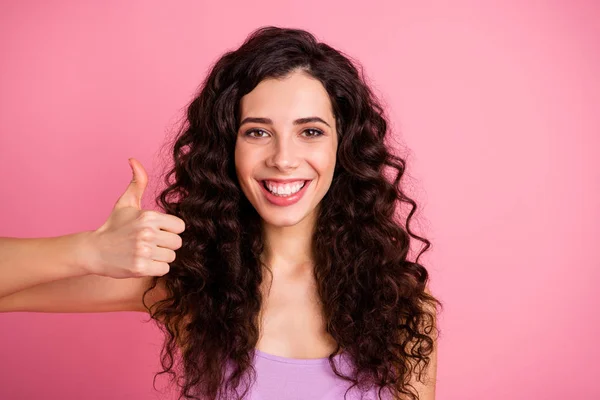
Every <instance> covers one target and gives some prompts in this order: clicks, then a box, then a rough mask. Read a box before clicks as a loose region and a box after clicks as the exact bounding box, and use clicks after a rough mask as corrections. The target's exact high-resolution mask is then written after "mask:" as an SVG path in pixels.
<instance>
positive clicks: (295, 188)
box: [259, 180, 312, 207]
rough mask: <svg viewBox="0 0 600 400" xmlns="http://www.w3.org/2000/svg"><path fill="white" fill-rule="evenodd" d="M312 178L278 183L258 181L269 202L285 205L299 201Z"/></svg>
mask: <svg viewBox="0 0 600 400" xmlns="http://www.w3.org/2000/svg"><path fill="white" fill-rule="evenodd" d="M310 182H312V180H308V181H297V182H293V183H291V184H286V185H280V184H276V183H275V182H269V181H264V180H263V181H260V185H259V186H260V188H261V190H262V192H263V194H264V196H265V197H266V199H267V201H269V203H271V204H273V205H276V206H280V207H285V206H289V205H292V204H295V203H297V202H298V201H300V199H301V198H302V196H303V195H304V193H305V192H306V190H307V188H308V186H309V185H310Z"/></svg>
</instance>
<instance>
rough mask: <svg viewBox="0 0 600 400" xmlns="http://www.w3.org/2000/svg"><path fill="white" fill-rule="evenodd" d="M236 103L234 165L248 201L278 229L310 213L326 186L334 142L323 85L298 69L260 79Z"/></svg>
mask: <svg viewBox="0 0 600 400" xmlns="http://www.w3.org/2000/svg"><path fill="white" fill-rule="evenodd" d="M240 107H241V109H240V111H241V119H240V121H241V123H240V126H239V128H238V132H237V139H236V144H235V168H236V173H237V176H238V180H239V182H240V186H241V188H242V191H243V192H244V194H245V195H246V197H247V198H248V200H249V201H250V203H251V204H252V205H253V206H254V208H255V209H256V211H257V212H258V213H259V214H260V216H261V218H262V219H263V221H264V222H266V223H268V224H271V225H274V226H278V227H283V226H293V225H296V224H298V223H299V222H301V221H303V220H304V219H306V218H307V217H314V216H315V210H316V207H317V205H318V204H319V202H320V201H321V199H322V198H323V196H325V193H327V190H329V187H330V186H331V181H332V178H333V171H334V168H335V162H336V151H337V144H338V141H337V133H336V126H335V117H334V116H333V111H332V108H331V102H330V100H329V95H328V94H327V91H326V90H325V88H324V87H323V85H322V84H321V83H320V82H319V81H318V80H316V79H314V78H312V77H310V76H308V75H306V74H305V73H302V72H294V73H292V74H290V75H288V76H287V77H286V78H284V79H281V80H278V79H265V80H263V81H262V82H260V83H259V84H258V85H257V86H256V87H255V88H254V90H252V91H251V92H250V93H248V94H246V95H245V96H244V97H242V99H241V102H240ZM285 181H287V183H285V184H282V183H283V182H285Z"/></svg>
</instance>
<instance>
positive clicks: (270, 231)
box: [261, 212, 315, 275]
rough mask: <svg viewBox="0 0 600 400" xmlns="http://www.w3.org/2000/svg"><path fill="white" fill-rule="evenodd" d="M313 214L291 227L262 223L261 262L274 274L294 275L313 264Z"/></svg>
mask: <svg viewBox="0 0 600 400" xmlns="http://www.w3.org/2000/svg"><path fill="white" fill-rule="evenodd" d="M314 215H315V213H314V212H313V213H311V214H310V215H308V216H307V217H306V218H304V219H303V220H302V221H300V222H299V223H297V224H296V225H293V226H274V225H271V224H268V223H266V222H265V221H263V240H264V243H265V250H264V252H263V254H262V257H261V258H262V260H263V262H264V263H265V264H266V265H267V266H268V267H269V269H271V271H273V273H274V274H284V275H287V274H288V273H295V272H297V271H298V270H299V269H305V268H306V267H307V266H311V265H312V264H313V257H312V238H313V234H314V227H315V218H314Z"/></svg>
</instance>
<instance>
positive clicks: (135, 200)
mask: <svg viewBox="0 0 600 400" xmlns="http://www.w3.org/2000/svg"><path fill="white" fill-rule="evenodd" d="M128 161H129V166H130V167H131V171H132V173H133V176H132V178H131V182H130V183H129V186H127V189H126V190H125V193H123V194H122V195H121V197H119V200H118V201H117V204H116V205H115V207H135V208H137V209H138V210H141V209H142V196H143V195H144V190H146V186H147V185H148V174H146V170H145V169H144V167H143V166H142V164H140V162H139V161H137V160H136V159H135V158H130V159H129V160H128Z"/></svg>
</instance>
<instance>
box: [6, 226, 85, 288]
mask: <svg viewBox="0 0 600 400" xmlns="http://www.w3.org/2000/svg"><path fill="white" fill-rule="evenodd" d="M90 233H91V232H90V231H84V232H78V233H73V234H69V235H64V236H57V237H47V238H12V237H0V298H1V297H4V296H8V295H10V294H12V293H15V292H18V291H20V290H23V289H26V288H29V287H32V286H35V285H39V284H41V283H45V282H51V281H55V280H58V279H64V278H70V277H75V276H83V275H89V274H90V272H89V271H90V268H89V260H90V259H89V257H90V256H91V254H90V251H89V242H88V238H89V234H90Z"/></svg>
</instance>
